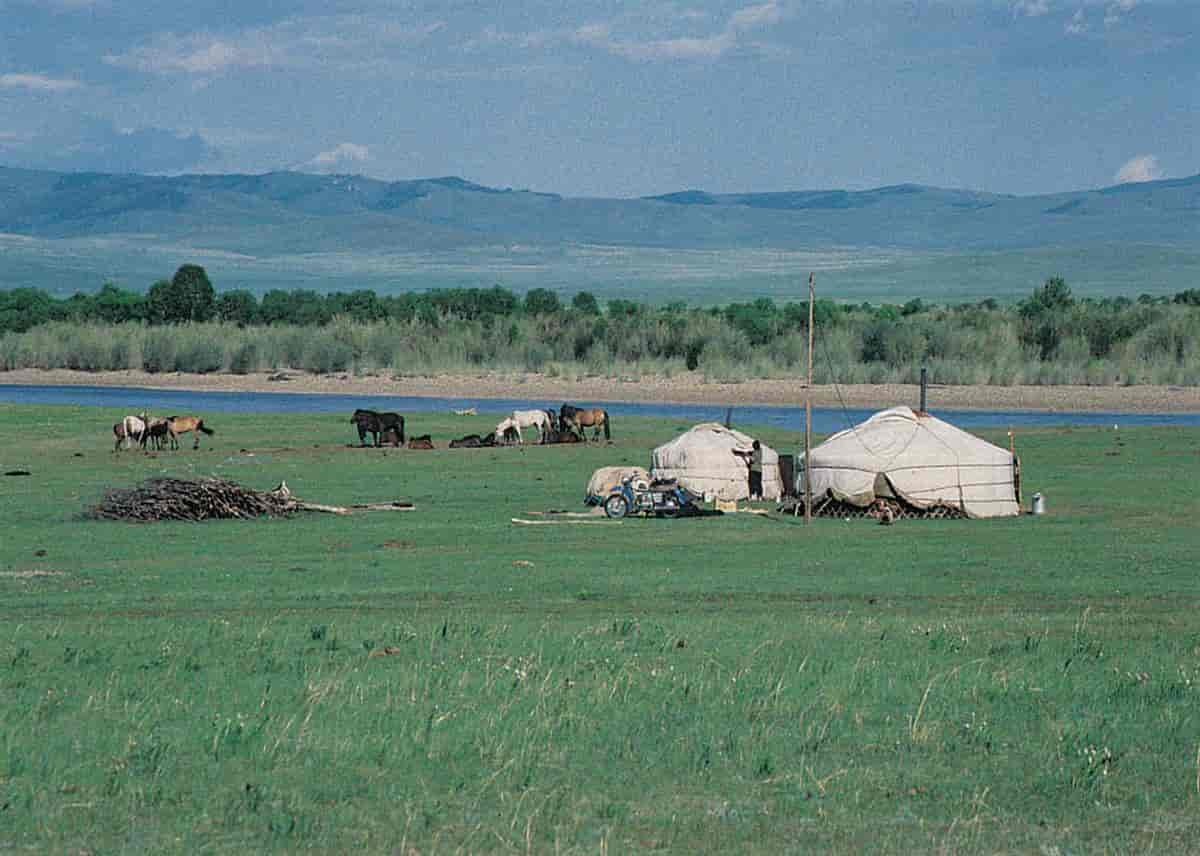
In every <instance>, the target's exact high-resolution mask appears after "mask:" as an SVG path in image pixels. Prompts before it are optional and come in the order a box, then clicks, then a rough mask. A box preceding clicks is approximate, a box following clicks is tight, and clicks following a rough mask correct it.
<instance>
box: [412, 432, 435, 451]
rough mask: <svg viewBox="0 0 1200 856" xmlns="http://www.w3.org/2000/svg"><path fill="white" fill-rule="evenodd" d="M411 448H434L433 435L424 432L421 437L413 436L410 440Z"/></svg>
mask: <svg viewBox="0 0 1200 856" xmlns="http://www.w3.org/2000/svg"><path fill="white" fill-rule="evenodd" d="M408 448H410V449H432V448H433V437H431V436H430V435H429V434H422V435H421V436H420V437H411V438H409V441H408Z"/></svg>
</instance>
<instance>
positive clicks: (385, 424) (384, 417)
mask: <svg viewBox="0 0 1200 856" xmlns="http://www.w3.org/2000/svg"><path fill="white" fill-rule="evenodd" d="M350 422H351V423H352V424H353V425H354V426H355V427H356V428H358V442H359V443H361V444H362V445H364V446H365V445H367V435H368V434H372V435H374V441H375V442H374V445H376V446H378V445H379V444H380V435H381V434H383V432H385V431H387V430H388V429H389V428H395V429H396V431H397V433H398V434H399V435H400V442H401V443H402V444H403V443H404V417H403V416H401V415H400V414H399V413H377V412H375V411H374V410H362V409H359V410H355V411H354V415H353V416H351V417H350Z"/></svg>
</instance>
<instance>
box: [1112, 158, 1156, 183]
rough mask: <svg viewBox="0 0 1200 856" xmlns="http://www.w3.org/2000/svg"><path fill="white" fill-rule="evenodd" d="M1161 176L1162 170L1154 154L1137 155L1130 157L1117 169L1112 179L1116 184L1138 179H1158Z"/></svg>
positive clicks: (1138, 180) (1137, 180)
mask: <svg viewBox="0 0 1200 856" xmlns="http://www.w3.org/2000/svg"><path fill="white" fill-rule="evenodd" d="M1162 177H1163V171H1162V169H1161V168H1160V167H1159V165H1158V158H1156V157H1155V156H1154V155H1138V156H1137V157H1135V158H1130V159H1129V160H1127V161H1126V162H1125V164H1124V165H1123V166H1122V167H1121V168H1120V169H1119V170H1117V174H1116V175H1115V176H1114V177H1113V180H1114V181H1116V183H1117V184H1129V183H1132V182H1140V181H1158V180H1159V179H1160V178H1162Z"/></svg>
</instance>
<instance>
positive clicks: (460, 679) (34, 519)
mask: <svg viewBox="0 0 1200 856" xmlns="http://www.w3.org/2000/svg"><path fill="white" fill-rule="evenodd" d="M117 415H119V414H117V413H115V412H112V411H104V410H94V409H86V408H41V409H32V408H25V407H17V406H0V432H2V433H3V436H4V438H5V443H4V444H3V449H2V451H0V470H4V471H7V470H12V469H27V470H29V471H31V473H32V475H31V476H29V477H0V491H2V493H0V514H2V519H3V520H4V523H3V529H2V530H0V619H3V623H2V624H0V627H2V628H3V629H2V630H0V698H3V700H4V701H3V705H0V852H8V851H14V852H26V851H28V852H91V853H99V852H252V851H253V852H258V851H268V850H276V851H299V850H315V851H320V852H347V851H350V850H352V849H353V850H358V851H361V852H402V853H410V852H418V853H431V852H438V853H440V852H456V851H464V852H481V851H496V852H534V853H549V852H561V853H573V852H574V853H583V852H587V853H594V852H613V853H617V852H680V853H691V852H716V851H727V852H739V853H744V852H758V853H780V852H811V851H813V850H822V849H828V850H836V851H842V852H862V851H868V850H869V851H871V852H883V853H889V852H890V853H909V852H914V851H921V852H930V851H945V852H1000V851H1002V852H1042V853H1050V852H1061V853H1069V852H1146V851H1148V850H1150V849H1152V848H1157V849H1159V850H1161V851H1164V852H1175V853H1180V852H1189V851H1190V852H1197V850H1198V845H1197V844H1196V842H1197V841H1198V840H1200V829H1198V822H1197V818H1198V817H1200V815H1198V814H1197V808H1198V806H1200V713H1197V711H1198V710H1200V706H1198V704H1197V702H1198V701H1200V689H1198V686H1200V625H1198V624H1197V621H1196V615H1197V608H1198V607H1200V584H1198V583H1197V579H1196V572H1195V567H1196V556H1197V554H1198V552H1200V535H1197V531H1196V528H1195V525H1194V518H1195V512H1196V508H1197V502H1196V499H1195V481H1196V479H1195V475H1196V473H1197V469H1198V466H1200V432H1197V431H1196V430H1181V429H1177V428H1173V429H1161V430H1160V429H1140V430H1125V429H1122V430H1121V431H1120V432H1119V433H1114V432H1112V431H1111V430H1110V431H1099V430H1092V429H1087V430H1078V429H1077V430H1067V429H1061V430H1047V431H1038V432H1032V431H1031V432H1028V433H1024V434H1022V435H1020V436H1019V437H1018V446H1019V451H1020V453H1021V454H1022V458H1023V463H1024V469H1025V474H1026V490H1027V491H1032V490H1038V491H1041V492H1042V493H1044V494H1045V495H1046V497H1047V503H1048V506H1049V511H1050V513H1049V514H1048V515H1047V516H1046V517H1043V518H1036V519H1035V518H1029V517H1026V518H1022V519H1016V520H1009V521H996V522H987V523H968V522H928V523H908V524H902V525H897V526H894V527H879V526H874V525H871V524H867V523H847V522H842V521H837V520H834V521H818V522H817V523H816V524H814V525H813V526H812V527H811V529H807V530H806V529H805V528H804V527H803V526H802V525H800V524H798V523H797V522H795V521H793V520H791V519H782V520H775V519H763V518H759V517H756V516H751V515H737V516H726V517H722V518H708V519H702V520H680V521H673V522H668V521H632V520H631V521H625V522H622V523H620V524H607V523H606V524H602V525H587V526H571V525H563V526H543V527H517V526H513V525H511V524H510V522H509V520H510V518H511V517H513V516H516V515H517V514H520V513H522V512H525V511H529V510H539V509H549V508H575V507H578V504H579V502H580V500H581V498H582V490H583V485H584V483H585V479H586V476H587V474H588V473H589V472H590V471H591V469H592V468H593V467H595V466H598V465H601V464H606V463H619V462H622V461H628V462H638V463H640V462H644V461H645V459H646V457H647V451H648V450H649V449H650V448H651V447H652V446H653V445H655V444H657V443H658V442H662V441H663V440H665V439H667V438H669V437H670V436H673V434H674V433H675V431H676V430H678V429H679V428H681V427H683V426H680V425H676V424H674V423H672V422H669V421H650V420H646V421H636V422H635V421H627V422H625V423H621V424H618V425H616V426H615V427H616V430H617V434H616V438H617V439H616V442H615V444H614V445H613V446H607V447H599V448H597V447H593V448H587V449H584V448H578V447H558V448H544V449H542V448H529V449H524V450H517V449H498V450H475V451H448V450H440V451H436V452H433V453H418V452H407V451H394V450H393V451H388V452H381V451H374V450H368V451H363V450H354V449H348V448H346V447H345V446H344V445H343V444H344V443H346V442H348V441H349V440H350V439H351V436H352V432H351V430H350V426H349V424H347V423H346V422H345V419H344V418H343V417H335V416H329V415H311V416H305V415H298V416H224V417H222V416H220V415H218V416H216V417H215V418H213V419H211V421H212V423H213V425H214V427H215V428H216V429H217V431H218V433H217V435H216V436H215V437H212V438H205V443H206V446H207V448H205V449H203V450H201V451H199V452H192V451H191V450H190V449H189V450H185V451H182V452H178V453H170V454H160V455H158V456H146V455H142V454H140V453H127V454H121V455H114V454H113V453H112V451H111V442H110V439H109V435H108V433H107V429H108V425H109V424H111V422H112V421H114V419H115V418H116V416H117ZM485 421H486V420H484V419H483V418H482V417H480V418H479V419H478V420H471V419H456V418H453V417H449V416H447V417H414V418H413V419H412V424H411V425H410V430H412V429H415V430H416V432H417V433H424V432H426V431H430V432H432V433H433V434H434V435H435V437H441V438H445V437H448V436H451V435H454V434H461V433H467V432H468V431H474V430H477V429H478V428H480V427H482V426H483V424H484V422H485ZM762 436H763V437H764V439H766V440H767V441H768V442H770V443H772V444H775V445H777V446H779V447H781V448H784V449H787V448H791V447H793V446H794V443H795V440H796V438H795V437H794V436H792V435H788V434H785V433H780V432H771V431H766V432H763V434H762ZM992 439H994V440H997V441H999V440H1000V439H1001V438H999V437H992ZM243 450H246V451H243ZM251 452H252V454H250V453H251ZM160 473H170V474H175V475H189V474H190V475H208V474H218V475H223V476H227V477H230V478H233V479H236V480H238V481H240V482H242V483H244V484H247V485H249V486H251V487H256V488H269V487H273V486H274V485H275V484H276V483H277V482H278V481H279V480H280V479H286V480H287V482H288V484H289V485H290V486H291V487H292V489H293V491H294V492H295V493H296V494H298V495H299V496H301V497H304V498H308V499H311V500H315V501H321V502H334V503H340V502H353V501H363V500H380V499H390V498H396V497H404V498H408V499H411V500H413V501H415V502H416V503H417V505H418V510H417V511H414V512H411V513H406V514H377V515H365V516H355V517H348V518H339V517H333V516H327V515H316V516H306V517H303V518H298V519H293V520H276V521H260V522H250V523H244V522H243V523H237V522H227V523H226V522H222V523H211V524H202V525H184V524H156V525H123V524H114V523H102V522H95V521H89V520H85V519H81V517H80V512H81V511H82V510H83V509H84V507H85V506H87V505H88V504H89V503H91V502H94V501H95V500H96V499H97V498H98V497H99V496H100V495H101V493H102V492H103V490H104V489H105V488H106V487H109V486H127V485H130V484H133V483H135V482H137V481H139V480H141V479H142V478H144V477H147V476H151V475H155V474H160ZM372 652H376V653H378V654H384V653H385V652H391V653H387V654H385V655H384V656H371V654H372Z"/></svg>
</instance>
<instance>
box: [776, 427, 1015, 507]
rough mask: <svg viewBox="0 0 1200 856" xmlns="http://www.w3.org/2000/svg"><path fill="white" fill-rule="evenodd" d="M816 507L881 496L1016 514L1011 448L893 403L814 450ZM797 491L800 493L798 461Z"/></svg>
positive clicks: (862, 504) (917, 503) (866, 503)
mask: <svg viewBox="0 0 1200 856" xmlns="http://www.w3.org/2000/svg"><path fill="white" fill-rule="evenodd" d="M811 455H812V493H813V504H814V508H815V507H816V504H817V503H818V502H819V501H822V500H825V499H826V498H832V499H835V500H839V501H842V502H846V503H849V504H851V505H855V506H858V507H860V508H863V507H866V506H869V505H871V504H872V503H873V502H875V500H876V499H878V498H891V499H898V500H902V501H904V502H906V503H908V504H909V505H911V506H913V507H915V508H918V509H926V508H930V507H932V506H939V505H940V506H948V507H950V508H957V509H959V510H961V511H962V512H963V513H965V514H966V515H967V517H1010V516H1013V515H1017V514H1020V513H1021V508H1020V505H1019V503H1018V478H1019V476H1018V465H1017V462H1016V459H1015V458H1014V456H1013V454H1012V452H1010V451H1009V450H1008V449H1002V448H1000V447H999V446H994V445H992V444H991V443H989V442H987V441H986V440H981V439H980V438H979V437H976V436H975V435H973V434H968V433H967V432H966V431H963V430H962V429H960V428H955V427H954V426H953V425H951V424H950V423H948V422H943V421H942V420H941V419H938V418H936V417H933V416H929V415H928V414H918V413H915V412H913V411H912V410H910V409H909V408H907V407H894V408H892V409H891V410H884V411H881V412H879V413H876V414H875V415H874V416H872V417H871V418H870V419H868V420H866V421H865V422H862V423H860V424H858V425H855V426H854V427H853V428H848V429H847V430H845V431H841V432H839V433H837V434H834V435H833V436H832V437H830V438H829V439H828V440H826V441H825V442H824V443H822V444H821V445H819V446H817V447H816V448H815V449H813V450H812V452H811ZM796 463H797V466H798V469H797V476H796V488H797V493H798V494H799V495H801V496H803V493H804V471H803V469H802V467H803V462H802V459H801V460H798V461H797V462H796Z"/></svg>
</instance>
